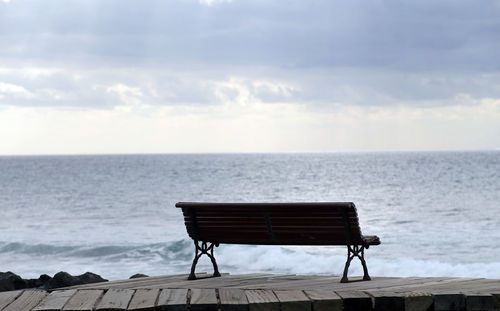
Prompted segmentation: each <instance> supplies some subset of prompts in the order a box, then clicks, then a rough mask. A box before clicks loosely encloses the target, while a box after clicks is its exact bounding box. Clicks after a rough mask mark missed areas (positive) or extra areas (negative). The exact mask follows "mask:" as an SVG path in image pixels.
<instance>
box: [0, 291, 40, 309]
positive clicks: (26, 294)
mask: <svg viewBox="0 0 500 311" xmlns="http://www.w3.org/2000/svg"><path fill="white" fill-rule="evenodd" d="M47 294H48V293H47V292H46V291H44V290H25V291H23V292H22V294H21V295H20V296H19V297H17V299H16V300H14V301H13V302H12V303H10V304H9V305H8V306H7V307H5V308H4V309H3V310H2V311H31V309H33V308H34V307H36V306H37V305H38V304H39V303H40V301H42V299H43V298H45V296H47Z"/></svg>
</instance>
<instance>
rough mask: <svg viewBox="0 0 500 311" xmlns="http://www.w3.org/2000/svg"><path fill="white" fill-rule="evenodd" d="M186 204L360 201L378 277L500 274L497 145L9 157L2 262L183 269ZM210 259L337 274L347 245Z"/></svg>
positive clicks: (1, 204) (35, 268)
mask: <svg viewBox="0 0 500 311" xmlns="http://www.w3.org/2000/svg"><path fill="white" fill-rule="evenodd" d="M179 201H200V202H354V203H355V204H356V207H357V210H358V214H359V218H360V225H361V229H362V232H363V234H365V235H377V236H379V237H380V239H381V241H382V243H381V245H378V246H372V247H370V248H369V249H368V250H367V251H366V252H365V258H366V260H367V263H368V269H369V272H370V275H372V276H402V277H406V276H422V277H426V276H450V277H474V278H475V277H484V278H500V151H440V152H434V151H427V152H338V153H337V152H333V153H245V154H237V153H235V154H155V155H70V156H1V157H0V213H1V214H0V271H2V272H5V271H12V272H14V273H17V274H19V275H21V276H22V277H24V278H38V276H39V275H41V274H49V275H53V274H55V273H57V272H59V271H66V272H68V273H71V274H73V275H79V274H82V273H85V272H87V271H90V272H93V273H97V274H99V275H101V276H102V277H104V278H106V279H109V280H118V279H126V278H128V277H130V276H131V275H133V274H136V273H142V274H147V275H150V276H158V275H166V274H182V273H188V272H189V269H190V266H191V262H192V259H193V255H194V245H193V241H192V240H191V239H190V238H189V237H188V235H187V233H186V229H185V226H184V223H183V217H182V213H181V210H180V209H178V208H176V207H175V203H176V202H179ZM215 256H216V258H217V261H218V264H219V269H220V271H221V272H228V273H231V274H241V273H280V274H318V275H340V274H341V273H342V271H343V268H344V263H345V260H346V248H345V247H340V246H251V245H220V246H219V247H218V248H216V249H215ZM197 271H206V272H209V273H210V272H211V271H212V267H211V264H210V261H209V260H208V259H206V258H205V259H203V260H201V261H200V263H199V265H198V267H197ZM350 275H362V268H361V265H360V264H359V261H358V262H356V261H353V263H352V264H351V268H350Z"/></svg>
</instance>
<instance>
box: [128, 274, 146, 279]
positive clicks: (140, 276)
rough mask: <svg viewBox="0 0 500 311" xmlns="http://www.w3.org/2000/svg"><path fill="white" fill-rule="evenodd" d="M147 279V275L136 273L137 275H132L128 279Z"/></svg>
mask: <svg viewBox="0 0 500 311" xmlns="http://www.w3.org/2000/svg"><path fill="white" fill-rule="evenodd" d="M148 277H149V275H145V274H142V273H137V274H134V275H132V276H131V277H129V279H138V278H148Z"/></svg>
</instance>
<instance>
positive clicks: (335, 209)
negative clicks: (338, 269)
mask: <svg viewBox="0 0 500 311" xmlns="http://www.w3.org/2000/svg"><path fill="white" fill-rule="evenodd" d="M176 206H177V207H179V208H182V212H183V214H184V222H185V224H186V229H187V232H188V234H189V236H190V237H191V238H192V239H193V240H198V241H205V242H212V243H228V244H259V245H262V244H263V245H346V244H351V245H362V244H363V242H362V234H361V230H360V228H359V221H358V214H357V212H356V207H355V206H354V203H351V202H341V203H338V202H335V203H333V202H332V203H329V202H321V203H195V202H179V203H177V204H176Z"/></svg>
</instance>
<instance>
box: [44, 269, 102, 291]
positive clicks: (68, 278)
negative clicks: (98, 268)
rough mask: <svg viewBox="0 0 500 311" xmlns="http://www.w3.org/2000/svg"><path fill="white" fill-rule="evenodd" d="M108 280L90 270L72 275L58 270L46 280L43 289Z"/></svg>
mask: <svg viewBox="0 0 500 311" xmlns="http://www.w3.org/2000/svg"><path fill="white" fill-rule="evenodd" d="M107 281H108V280H105V279H103V278H102V277H101V276H99V275H97V274H94V273H92V272H86V273H84V274H82V275H78V276H72V275H71V274H69V273H67V272H62V271H61V272H58V273H56V275H54V277H53V278H52V279H50V280H48V281H47V282H46V283H45V285H44V288H45V289H54V288H60V287H67V286H75V285H82V284H90V283H97V282H107Z"/></svg>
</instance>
